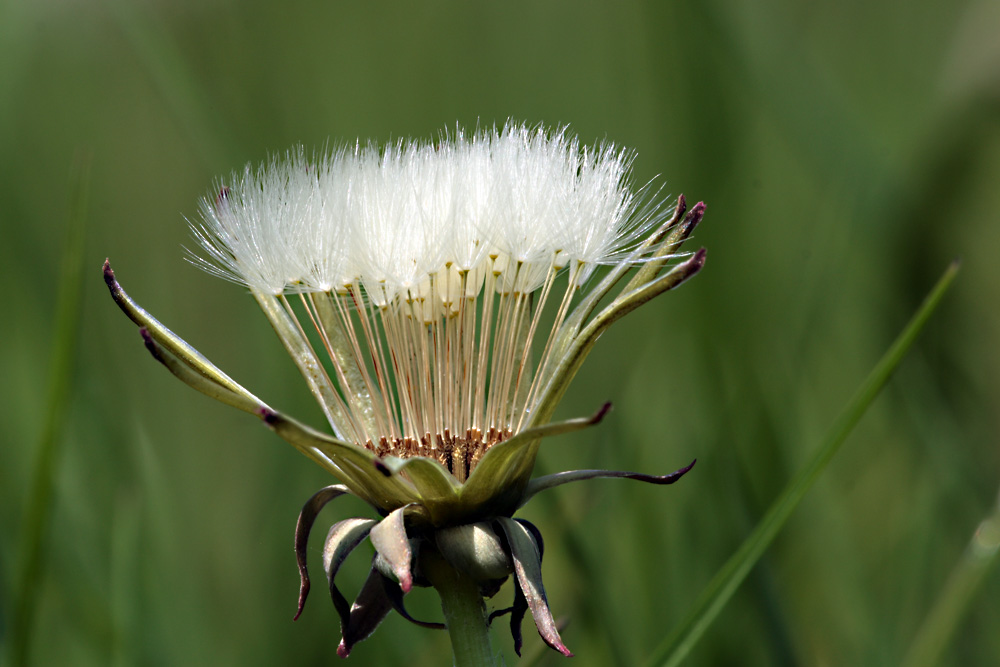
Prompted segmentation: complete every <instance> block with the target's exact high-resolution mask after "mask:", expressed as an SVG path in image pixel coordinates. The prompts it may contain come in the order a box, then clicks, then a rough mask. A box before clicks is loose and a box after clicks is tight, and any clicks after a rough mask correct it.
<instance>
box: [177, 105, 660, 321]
mask: <svg viewBox="0 0 1000 667" xmlns="http://www.w3.org/2000/svg"><path fill="white" fill-rule="evenodd" d="M631 160H632V153H631V152H629V151H626V150H623V149H620V148H617V147H615V146H613V145H611V144H601V145H597V146H595V147H590V146H584V145H582V144H581V143H580V141H579V139H577V138H576V137H573V136H569V135H567V133H566V130H565V128H562V129H559V130H556V131H548V130H546V129H545V128H543V127H528V126H525V125H521V124H508V125H506V126H505V127H504V128H503V129H501V130H498V129H496V128H494V129H491V130H482V131H478V132H476V133H474V134H471V135H466V134H465V133H464V132H463V131H461V130H458V131H456V132H455V133H454V134H450V135H449V134H445V135H443V136H442V137H441V139H440V140H439V141H437V142H421V141H406V142H397V143H395V144H390V145H388V146H385V147H382V148H379V147H377V146H374V145H367V146H362V145H357V146H355V147H352V148H350V149H346V148H342V149H339V150H334V151H332V152H329V153H326V154H323V155H314V156H311V157H309V156H307V155H306V153H305V151H304V150H303V149H302V148H299V149H297V150H294V151H290V152H289V153H288V154H287V155H286V156H285V158H284V159H277V158H275V159H272V160H270V161H269V162H268V163H266V164H264V165H261V166H260V167H257V168H253V167H251V166H247V167H246V168H245V169H244V170H243V171H242V172H235V173H233V174H232V175H231V176H230V177H229V179H227V180H225V181H222V182H221V183H219V185H218V186H217V188H216V189H215V190H214V192H213V193H212V195H210V196H209V197H206V198H205V199H204V200H203V201H202V204H201V217H202V220H201V223H200V224H195V225H192V227H193V229H194V233H195V236H196V237H197V239H198V241H199V243H200V245H201V246H202V248H203V253H202V254H201V255H200V256H198V255H193V258H194V261H195V262H196V263H197V264H198V265H200V266H202V267H203V268H206V269H207V270H208V271H209V272H211V273H214V274H216V275H220V276H222V277H224V278H227V279H229V280H232V281H234V282H238V283H241V284H244V285H247V286H248V287H249V288H250V289H251V290H254V291H258V292H262V293H265V294H275V295H276V294H281V293H295V292H327V291H330V290H337V289H342V288H343V287H345V286H346V285H349V284H352V283H354V282H355V281H357V282H359V283H360V284H362V285H363V286H364V287H365V291H366V293H367V296H368V298H371V299H374V300H375V301H376V303H386V302H387V301H389V300H392V299H393V298H395V297H397V296H400V295H402V296H403V297H404V298H405V296H406V293H407V292H409V291H412V290H416V289H418V287H419V285H421V284H426V282H427V281H428V280H430V279H432V278H433V277H435V275H437V276H439V277H443V276H444V273H443V272H444V270H445V269H446V268H447V267H452V266H454V267H455V268H456V269H460V270H462V271H467V272H470V273H472V274H473V275H475V274H476V273H477V271H478V273H484V272H485V271H486V269H487V268H489V269H490V270H499V271H500V273H501V276H500V279H499V280H498V283H497V285H498V289H511V288H513V289H514V290H515V291H531V290H533V289H537V288H538V287H539V286H540V285H541V284H542V282H543V281H544V277H545V275H546V274H547V273H548V270H549V269H550V268H551V267H552V266H556V267H558V268H562V267H566V266H574V265H575V266H576V271H575V278H574V280H575V282H576V283H577V284H578V285H579V284H582V283H583V282H584V281H585V280H586V278H587V277H588V276H589V275H590V273H591V272H592V271H593V269H594V268H596V267H597V266H599V265H602V264H614V263H618V262H620V261H623V260H628V261H633V262H635V261H641V260H642V257H635V256H630V255H631V254H632V250H633V249H634V247H635V245H636V243H637V241H638V240H641V239H642V238H643V237H644V235H645V234H646V233H647V232H648V231H649V230H650V229H652V228H654V227H655V226H656V225H657V224H658V223H659V222H661V221H662V220H663V218H664V216H666V215H668V214H669V213H670V211H669V209H668V208H666V207H663V206H660V205H658V202H651V201H648V200H645V199H646V198H645V197H644V194H646V193H647V191H648V189H647V188H641V189H639V190H638V191H633V190H632V188H631V187H630V184H629V182H628V176H629V168H630V164H631ZM654 194H655V193H654ZM649 204H653V205H652V206H651V205H649ZM487 264H489V266H488V267H487ZM518 266H520V268H519V270H517V271H516V273H517V275H518V278H517V280H516V282H515V278H514V273H515V269H517V268H518ZM443 282H445V283H447V282H449V281H448V280H444V281H443Z"/></svg>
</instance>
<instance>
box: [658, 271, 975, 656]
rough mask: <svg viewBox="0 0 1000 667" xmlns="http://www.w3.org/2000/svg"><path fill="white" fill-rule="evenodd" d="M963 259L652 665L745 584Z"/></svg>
mask: <svg viewBox="0 0 1000 667" xmlns="http://www.w3.org/2000/svg"><path fill="white" fill-rule="evenodd" d="M958 269H959V262H958V261H957V260H956V261H954V262H952V263H951V265H949V266H948V269H947V270H946V271H945V272H944V275H942V276H941V278H940V280H938V283H937V285H935V286H934V289H933V290H931V292H930V294H928V295H927V297H926V298H925V299H924V302H923V303H922V304H921V306H920V309H919V310H918V311H917V313H916V314H915V315H914V316H913V318H912V319H911V320H910V322H909V323H908V324H907V325H906V328H905V329H903V332H902V333H900V334H899V337H898V338H896V340H895V341H894V342H893V344H892V346H891V347H890V348H889V350H888V351H887V352H886V353H885V355H884V356H883V357H882V359H880V360H879V362H878V364H877V365H876V366H875V368H874V369H873V370H872V372H871V373H870V374H869V375H868V377H867V378H866V379H865V381H864V383H863V384H862V385H861V388H860V389H859V390H858V392H857V393H856V394H855V395H854V397H853V398H851V400H850V402H849V403H848V404H847V407H846V408H845V409H844V411H843V412H841V414H840V416H839V417H838V418H837V420H836V421H835V422H834V424H833V426H832V427H831V429H830V431H829V432H828V433H827V435H826V438H825V439H824V441H823V443H822V445H821V446H820V447H819V449H818V450H817V451H816V453H815V454H814V455H813V458H812V460H810V461H809V463H808V464H807V465H806V466H805V468H803V469H802V470H800V471H799V473H798V474H797V475H796V476H795V477H794V478H793V479H792V481H791V482H790V483H789V484H788V486H786V487H785V490H784V491H782V493H781V495H780V496H779V497H778V499H777V500H776V501H775V502H774V504H773V505H772V506H771V508H770V509H769V510H768V511H767V514H766V515H764V518H763V519H761V521H760V523H758V524H757V526H756V528H754V530H753V532H752V533H751V534H750V536H749V537H748V538H747V539H746V541H744V542H743V544H742V545H740V548H739V549H737V551H736V553H734V554H733V555H732V557H731V558H730V559H729V560H728V561H727V562H726V564H725V565H723V566H722V568H721V569H720V570H719V571H718V572H717V573H716V575H715V577H714V578H713V579H712V581H711V582H709V584H708V586H707V587H706V588H705V590H704V591H702V594H701V596H700V597H699V598H698V599H697V601H695V603H694V607H693V608H692V610H691V612H690V613H689V614H688V616H687V617H686V618H685V619H684V620H683V621H681V623H680V624H679V625H678V626H677V627H676V628H674V630H673V631H672V632H671V633H670V635H668V636H667V638H666V639H665V640H664V641H663V642H662V643H661V644H660V646H658V647H657V649H656V650H655V652H654V653H653V656H652V658H651V659H650V661H649V664H651V665H670V666H674V665H678V664H680V663H681V661H682V660H683V659H684V658H685V657H686V656H687V655H688V653H690V652H691V649H692V648H693V647H694V645H695V644H696V643H697V641H698V639H700V638H701V636H702V634H704V632H705V630H707V629H708V627H709V626H710V625H711V624H712V622H713V621H714V620H715V618H716V616H718V615H719V612H720V611H722V608H723V607H724V606H725V605H726V603H727V602H728V601H729V599H730V598H731V597H732V596H733V593H735V592H736V589H737V588H739V585H740V584H741V583H742V582H743V580H744V579H745V578H746V576H747V574H749V572H750V570H751V569H752V568H753V566H754V565H755V564H756V563H757V561H758V560H760V557H761V556H762V555H763V554H764V551H765V550H766V549H767V547H768V546H769V545H770V544H771V542H772V541H773V540H774V537H775V536H776V535H777V534H778V531H780V530H781V527H782V526H784V524H785V521H786V520H787V519H788V517H789V516H791V514H792V512H793V511H794V510H795V508H796V507H797V506H798V504H799V502H800V501H801V500H802V498H803V497H804V496H805V494H806V492H807V491H808V490H809V489H810V488H811V487H812V485H813V484H814V483H815V482H816V480H817V479H818V478H819V476H820V474H822V472H823V471H824V470H825V469H826V466H827V464H828V463H829V462H830V460H831V459H832V458H833V456H834V454H836V453H837V450H838V449H840V446H841V445H842V444H843V443H844V440H846V439H847V436H848V435H849V434H850V433H851V431H852V430H853V429H854V427H855V426H856V425H857V423H858V421H859V420H860V419H861V417H862V415H864V413H865V411H866V410H867V409H868V407H869V406H870V405H871V404H872V401H874V400H875V397H876V396H877V395H878V393H879V391H881V389H882V387H883V386H885V383H886V382H887V381H888V380H889V378H890V377H891V376H892V373H893V371H895V370H896V367H897V366H898V365H899V363H900V361H902V359H903V357H904V356H906V353H907V351H908V350H909V349H910V347H911V346H912V345H913V342H914V341H915V340H916V338H917V335H918V334H919V333H920V331H921V329H923V327H924V325H925V324H926V323H927V320H928V318H930V316H931V314H932V313H933V312H934V310H935V309H936V308H937V306H938V304H939V303H940V302H941V299H942V297H944V295H945V293H946V292H947V291H948V288H949V287H950V286H951V283H952V281H953V280H954V279H955V276H956V274H957V273H958Z"/></svg>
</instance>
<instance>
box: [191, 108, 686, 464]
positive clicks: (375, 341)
mask: <svg viewBox="0 0 1000 667" xmlns="http://www.w3.org/2000/svg"><path fill="white" fill-rule="evenodd" d="M632 157H633V154H632V153H631V152H629V151H627V150H623V149H621V148H618V147H616V146H614V145H612V144H608V143H603V144H598V145H596V146H586V145H583V144H581V143H580V141H579V139H578V138H576V137H574V136H571V135H569V134H568V133H567V131H566V129H565V128H561V129H557V130H551V131H550V130H547V129H545V128H544V127H541V126H537V127H529V126H526V125H523V124H516V123H508V124H507V125H506V126H504V127H503V128H502V129H497V128H493V129H488V130H480V131H476V132H474V133H471V134H467V133H465V132H464V131H462V130H461V129H458V130H456V131H455V132H454V133H445V134H443V135H442V136H441V137H440V138H439V140H438V141H434V142H421V141H399V142H396V143H393V144H389V145H386V146H384V147H378V146H375V145H371V144H369V145H361V144H360V143H359V144H356V145H354V146H351V147H344V148H340V149H336V150H333V151H330V152H326V153H322V154H318V155H307V153H306V152H305V150H304V149H302V148H298V149H295V150H292V151H290V152H289V153H288V154H287V155H286V156H284V158H283V159H277V158H276V159H272V160H271V161H269V162H268V163H266V164H264V165H262V166H260V167H257V168H253V167H250V166H248V167H246V168H245V169H244V170H243V171H242V172H236V173H234V174H232V175H231V176H230V177H229V178H228V179H226V180H224V181H222V182H220V183H218V185H217V186H216V189H215V191H214V192H213V193H212V194H211V195H210V196H208V197H206V198H205V199H204V200H203V201H202V204H201V214H202V220H201V223H200V224H197V225H192V226H193V228H194V233H195V235H196V237H197V238H198V241H199V243H200V244H201V246H202V249H203V252H202V254H201V255H200V256H195V257H194V261H195V262H196V263H197V264H199V265H200V266H202V267H204V268H206V269H207V270H208V271H209V272H211V273H213V274H216V275H219V276H222V277H224V278H227V279H229V280H232V281H235V282H238V283H241V284H244V285H246V286H248V287H249V288H250V291H251V293H253V295H254V297H255V298H256V299H257V301H258V303H260V305H261V307H262V308H263V309H264V312H265V313H266V314H267V316H268V318H269V319H270V320H271V322H272V325H273V326H274V328H275V330H276V331H277V332H278V334H279V336H280V337H281V338H282V341H283V342H284V344H285V347H286V348H287V349H288V351H289V352H290V353H291V355H292V358H293V359H294V360H295V361H296V364H298V365H299V368H300V370H301V372H302V373H303V375H304V376H305V377H306V379H307V380H308V381H309V383H310V387H311V388H312V390H313V393H314V394H315V395H316V397H317V399H318V400H319V402H320V405H321V406H322V407H323V409H324V412H325V413H326V416H327V418H328V420H329V422H330V424H331V426H332V428H333V431H334V434H335V435H337V437H339V438H342V439H345V440H350V441H353V442H355V443H357V444H359V445H362V446H365V447H368V448H371V449H373V450H375V451H377V452H378V453H379V454H380V455H383V454H392V455H395V456H401V457H407V456H416V455H419V456H431V457H435V458H437V459H438V460H439V461H441V462H442V463H443V464H446V465H447V466H448V468H449V470H451V471H452V472H453V473H454V474H455V475H456V477H458V478H459V480H464V479H465V476H466V475H467V474H468V472H469V470H471V469H472V467H474V465H475V462H476V461H477V460H478V459H479V457H481V456H482V455H483V453H484V452H485V451H486V450H487V449H489V448H490V447H491V446H493V445H494V444H496V443H498V442H501V441H503V440H505V439H506V438H508V437H510V436H511V435H512V434H514V433H517V432H518V431H519V429H521V428H522V427H523V426H524V425H525V424H527V423H529V422H530V421H531V419H532V418H533V416H532V415H533V412H534V410H535V408H536V407H537V406H538V405H539V402H540V401H542V400H543V399H544V397H545V396H546V395H547V394H548V393H551V391H552V390H550V389H549V388H547V387H548V385H549V384H551V382H553V380H552V377H553V373H554V372H555V368H556V367H557V366H558V364H559V361H560V358H559V355H560V354H562V353H564V352H565V350H566V349H568V348H567V345H568V343H567V341H568V340H570V339H571V338H572V336H574V335H576V333H578V331H579V329H580V326H581V322H582V320H579V321H578V320H576V319H573V317H572V316H571V304H573V303H578V304H584V305H581V308H582V312H581V317H584V316H586V315H587V314H588V313H590V312H591V311H592V310H593V309H594V307H596V305H597V300H599V298H600V296H601V294H603V293H606V290H605V292H601V290H600V288H595V290H594V291H595V292H597V295H596V296H595V297H593V298H592V299H591V298H590V297H589V296H587V295H584V296H579V297H578V296H577V295H578V294H579V293H580V292H581V291H582V290H581V289H580V288H581V287H582V286H583V285H584V283H586V282H587V280H588V278H589V277H590V276H591V274H592V273H593V271H594V269H595V268H596V267H598V266H601V265H614V266H615V267H616V268H614V269H612V273H614V272H615V271H617V272H618V273H617V277H616V278H615V280H618V279H620V278H621V275H622V272H623V271H625V270H627V268H628V267H630V266H633V265H641V264H643V263H644V262H646V261H647V260H652V261H654V265H656V266H662V265H663V263H664V262H665V261H666V259H667V258H669V257H670V256H671V255H669V254H664V253H669V252H671V251H670V250H669V249H670V248H672V247H674V245H672V244H673V241H670V240H669V239H667V236H666V234H667V232H668V231H669V228H670V225H672V224H675V223H676V222H677V220H676V219H672V218H671V217H670V216H671V215H672V214H673V213H674V209H673V208H672V207H670V206H666V205H664V204H663V203H662V202H661V201H660V200H658V199H657V196H658V194H659V193H658V192H657V191H655V190H653V189H652V188H650V187H648V186H646V187H642V188H639V189H637V190H635V189H633V188H632V187H631V185H630V183H629V175H630V173H629V170H630V166H631V162H632ZM678 213H680V210H678ZM699 215H700V214H699ZM675 218H676V216H675ZM678 247H679V246H678ZM657 263H658V264H657ZM564 270H565V271H566V272H567V273H568V279H567V281H566V286H565V291H564V292H563V294H562V296H561V297H560V296H558V295H555V296H553V294H554V293H556V292H557V290H555V289H553V288H554V285H555V283H556V278H557V276H558V275H559V274H560V273H561V272H562V271H564ZM658 270H659V269H657V270H656V271H653V274H655V273H656V272H657V271H658ZM645 280H648V281H649V282H647V283H645V285H643V286H648V285H651V284H652V281H653V280H655V275H652V276H648V277H647V278H646V279H645ZM605 282H606V280H605ZM607 289H610V286H607ZM290 297H294V299H292V298H290ZM550 298H551V301H553V302H554V303H555V306H554V311H555V312H554V318H553V319H554V322H553V324H552V327H551V328H550V329H549V330H548V334H547V335H546V334H545V333H544V327H541V326H540V322H541V319H542V313H543V311H544V310H545V304H546V303H547V302H548V301H549V300H550ZM588 300H589V301H593V303H589V305H586V304H587V302H588ZM550 312H551V311H550ZM305 322H308V323H310V324H311V325H312V329H313V331H314V332H315V335H307V334H306V329H307V327H304V326H303V323H305ZM564 324H565V327H564V326H563V325H564ZM567 337H568V338H567ZM535 338H538V339H540V340H541V341H542V342H544V345H540V346H539V348H540V350H541V354H540V355H539V356H538V358H537V360H535V356H534V353H533V351H532V348H533V340H534V339H535ZM317 350H321V351H324V352H325V361H324V360H323V359H321V358H320V356H319V355H318V354H317Z"/></svg>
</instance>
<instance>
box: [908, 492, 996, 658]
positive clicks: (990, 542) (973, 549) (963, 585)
mask: <svg viewBox="0 0 1000 667" xmlns="http://www.w3.org/2000/svg"><path fill="white" fill-rule="evenodd" d="M998 563H1000V498H998V499H997V504H996V506H995V507H994V508H993V513H992V514H990V515H989V516H988V517H986V518H985V519H983V521H982V522H981V523H980V524H979V527H978V528H976V532H975V533H974V534H973V535H972V539H971V540H970V541H969V546H968V548H967V549H966V550H965V553H964V554H962V557H961V559H960V560H959V561H958V563H957V564H956V565H955V569H954V570H953V571H952V573H951V576H950V577H948V582H947V583H946V584H945V586H944V590H942V591H941V595H940V597H938V600H937V602H936V603H935V604H934V607H933V608H932V609H931V610H930V612H929V613H928V614H927V618H925V619H924V622H923V624H922V625H921V626H920V630H919V631H918V632H917V636H916V639H914V641H913V645H912V646H910V650H909V652H908V653H907V655H906V660H905V661H904V662H903V664H904V665H905V666H906V667H925V666H926V667H931V666H932V665H940V664H943V662H942V660H941V658H942V654H943V653H944V650H945V649H946V648H947V647H948V642H949V641H950V640H951V638H952V635H953V634H954V632H955V628H956V627H958V624H959V623H960V622H961V621H962V619H963V618H964V616H965V613H966V612H967V611H968V609H969V605H970V604H971V603H972V601H973V600H974V599H975V597H976V594H977V593H978V592H979V589H980V588H981V587H982V584H983V582H985V581H986V579H987V577H988V576H989V574H990V573H991V572H992V571H993V570H994V568H996V567H997V564H998Z"/></svg>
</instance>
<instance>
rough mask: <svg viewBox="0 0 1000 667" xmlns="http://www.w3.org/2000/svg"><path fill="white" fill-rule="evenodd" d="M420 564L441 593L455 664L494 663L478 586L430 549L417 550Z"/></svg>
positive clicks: (467, 666) (469, 666) (475, 666)
mask: <svg viewBox="0 0 1000 667" xmlns="http://www.w3.org/2000/svg"><path fill="white" fill-rule="evenodd" d="M420 566H421V571H422V572H423V574H424V575H425V576H426V577H427V578H428V579H429V580H430V582H431V584H432V585H433V586H434V588H435V589H437V592H438V594H439V595H440V596H441V607H442V608H443V609H444V622H445V625H446V626H447V628H448V634H449V635H450V637H451V650H452V653H454V655H455V667H484V666H486V667H490V666H494V665H496V664H497V663H496V660H495V659H494V656H493V649H492V648H490V628H489V625H487V623H486V605H485V604H483V596H482V595H481V594H480V593H479V585H478V584H477V583H476V582H475V581H473V580H472V579H470V578H469V577H467V576H465V575H463V574H462V573H461V572H459V571H458V570H456V569H455V568H454V567H452V566H451V565H450V564H449V563H448V562H447V561H446V560H445V559H444V558H442V557H441V554H439V553H437V552H436V551H433V550H431V549H427V550H424V551H422V552H421V554H420Z"/></svg>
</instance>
